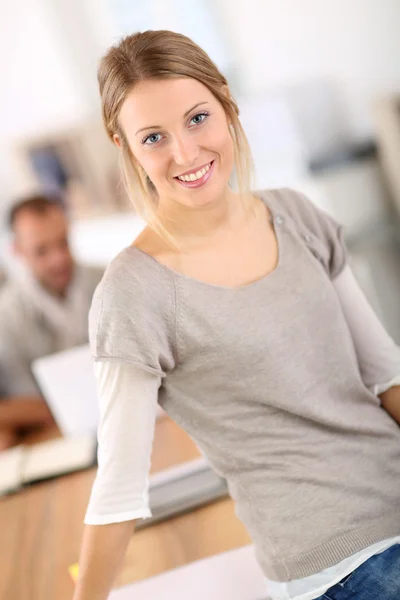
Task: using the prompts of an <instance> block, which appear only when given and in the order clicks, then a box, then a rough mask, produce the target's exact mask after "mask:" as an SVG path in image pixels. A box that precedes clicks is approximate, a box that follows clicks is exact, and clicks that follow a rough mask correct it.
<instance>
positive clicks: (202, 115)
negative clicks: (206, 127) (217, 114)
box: [190, 111, 210, 125]
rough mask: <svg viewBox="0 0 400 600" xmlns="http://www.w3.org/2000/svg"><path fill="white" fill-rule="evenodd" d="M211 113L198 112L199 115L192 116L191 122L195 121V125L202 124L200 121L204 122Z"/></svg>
mask: <svg viewBox="0 0 400 600" xmlns="http://www.w3.org/2000/svg"><path fill="white" fill-rule="evenodd" d="M209 115H210V113H209V112H207V111H205V112H202V113H198V114H197V115H194V117H192V118H191V119H190V122H191V123H192V122H194V125H200V123H203V122H204V121H205V120H206V119H207V117H208V116H209Z"/></svg>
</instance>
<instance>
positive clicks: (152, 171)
mask: <svg viewBox="0 0 400 600" xmlns="http://www.w3.org/2000/svg"><path fill="white" fill-rule="evenodd" d="M136 159H137V160H138V162H139V164H140V165H141V167H142V168H143V169H144V170H145V171H146V173H147V175H148V176H149V177H150V179H152V180H153V181H155V180H157V179H158V178H159V177H160V176H161V175H162V174H163V173H164V174H165V169H166V168H167V167H168V158H167V153H166V152H163V151H162V150H161V149H157V150H156V149H154V150H151V151H148V152H143V151H142V152H140V151H138V152H137V153H136Z"/></svg>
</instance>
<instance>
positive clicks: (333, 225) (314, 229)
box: [260, 188, 347, 278]
mask: <svg viewBox="0 0 400 600" xmlns="http://www.w3.org/2000/svg"><path fill="white" fill-rule="evenodd" d="M260 196H261V198H262V199H263V200H264V201H265V203H266V204H267V205H268V206H269V208H270V210H271V212H272V213H273V216H274V217H275V218H277V217H280V218H281V219H283V221H286V223H287V226H288V227H289V228H290V229H291V230H292V231H295V232H296V234H297V235H299V236H300V237H301V238H302V239H303V241H304V243H305V244H306V245H307V246H308V247H309V248H310V250H311V252H313V253H314V254H315V255H316V256H317V257H318V258H319V259H320V260H321V262H322V263H323V264H324V266H325V268H326V269H327V271H328V272H329V274H330V276H331V277H332V278H333V277H336V276H337V275H338V274H339V273H340V272H341V270H342V269H343V267H344V265H345V263H346V260H347V249H346V244H345V240H344V227H343V225H342V224H341V223H339V222H338V221H336V219H335V218H334V217H333V216H332V215H331V214H330V213H328V212H327V211H326V210H325V209H323V208H321V207H320V206H318V205H317V204H316V203H315V202H314V201H312V200H310V199H309V198H308V197H307V196H306V195H305V194H303V193H302V192H299V191H297V190H294V189H291V188H277V189H270V190H263V191H261V192H260Z"/></svg>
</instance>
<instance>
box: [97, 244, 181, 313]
mask: <svg viewBox="0 0 400 600" xmlns="http://www.w3.org/2000/svg"><path fill="white" fill-rule="evenodd" d="M174 307H175V290H174V281H173V279H172V278H171V277H170V276H169V273H168V271H167V270H165V269H163V268H162V266H161V265H160V264H159V263H158V262H157V261H156V260H155V259H154V258H153V257H152V256H150V255H148V254H146V253H144V252H143V251H142V250H141V249H139V248H138V247H136V246H134V245H132V246H128V247H127V248H124V249H123V250H122V251H121V252H120V253H119V254H118V255H117V256H116V257H115V258H114V259H113V260H112V261H111V262H110V264H109V265H108V267H107V269H106V270H105V273H104V275H103V277H102V279H101V281H100V283H99V285H98V286H97V288H96V291H95V293H94V296H93V301H92V307H91V315H92V318H93V316H95V317H96V320H97V321H102V322H104V321H105V320H108V319H112V318H114V316H115V315H121V314H124V315H129V318H132V316H133V315H139V314H140V315H141V318H142V319H143V318H145V315H147V318H148V319H149V320H150V319H154V320H155V321H156V320H157V321H158V320H159V319H162V318H167V317H168V315H170V314H171V313H172V312H174V310H175V308H174ZM125 318H127V317H126V316H125Z"/></svg>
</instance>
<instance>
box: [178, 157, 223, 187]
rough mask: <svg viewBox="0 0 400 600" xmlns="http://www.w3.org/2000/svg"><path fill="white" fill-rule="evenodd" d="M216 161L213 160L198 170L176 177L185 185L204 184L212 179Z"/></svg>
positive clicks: (196, 185)
mask: <svg viewBox="0 0 400 600" xmlns="http://www.w3.org/2000/svg"><path fill="white" fill-rule="evenodd" d="M214 163H215V161H214V160H212V161H211V162H210V163H208V164H207V165H205V166H204V167H202V168H201V169H199V170H198V171H192V172H190V171H189V172H188V173H185V174H184V175H178V176H177V177H174V179H176V180H177V181H179V183H180V184H182V185H183V186H184V187H189V188H194V187H199V186H201V185H204V183H206V181H208V180H209V179H210V177H211V174H212V172H213V170H214V169H213V167H214Z"/></svg>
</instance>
